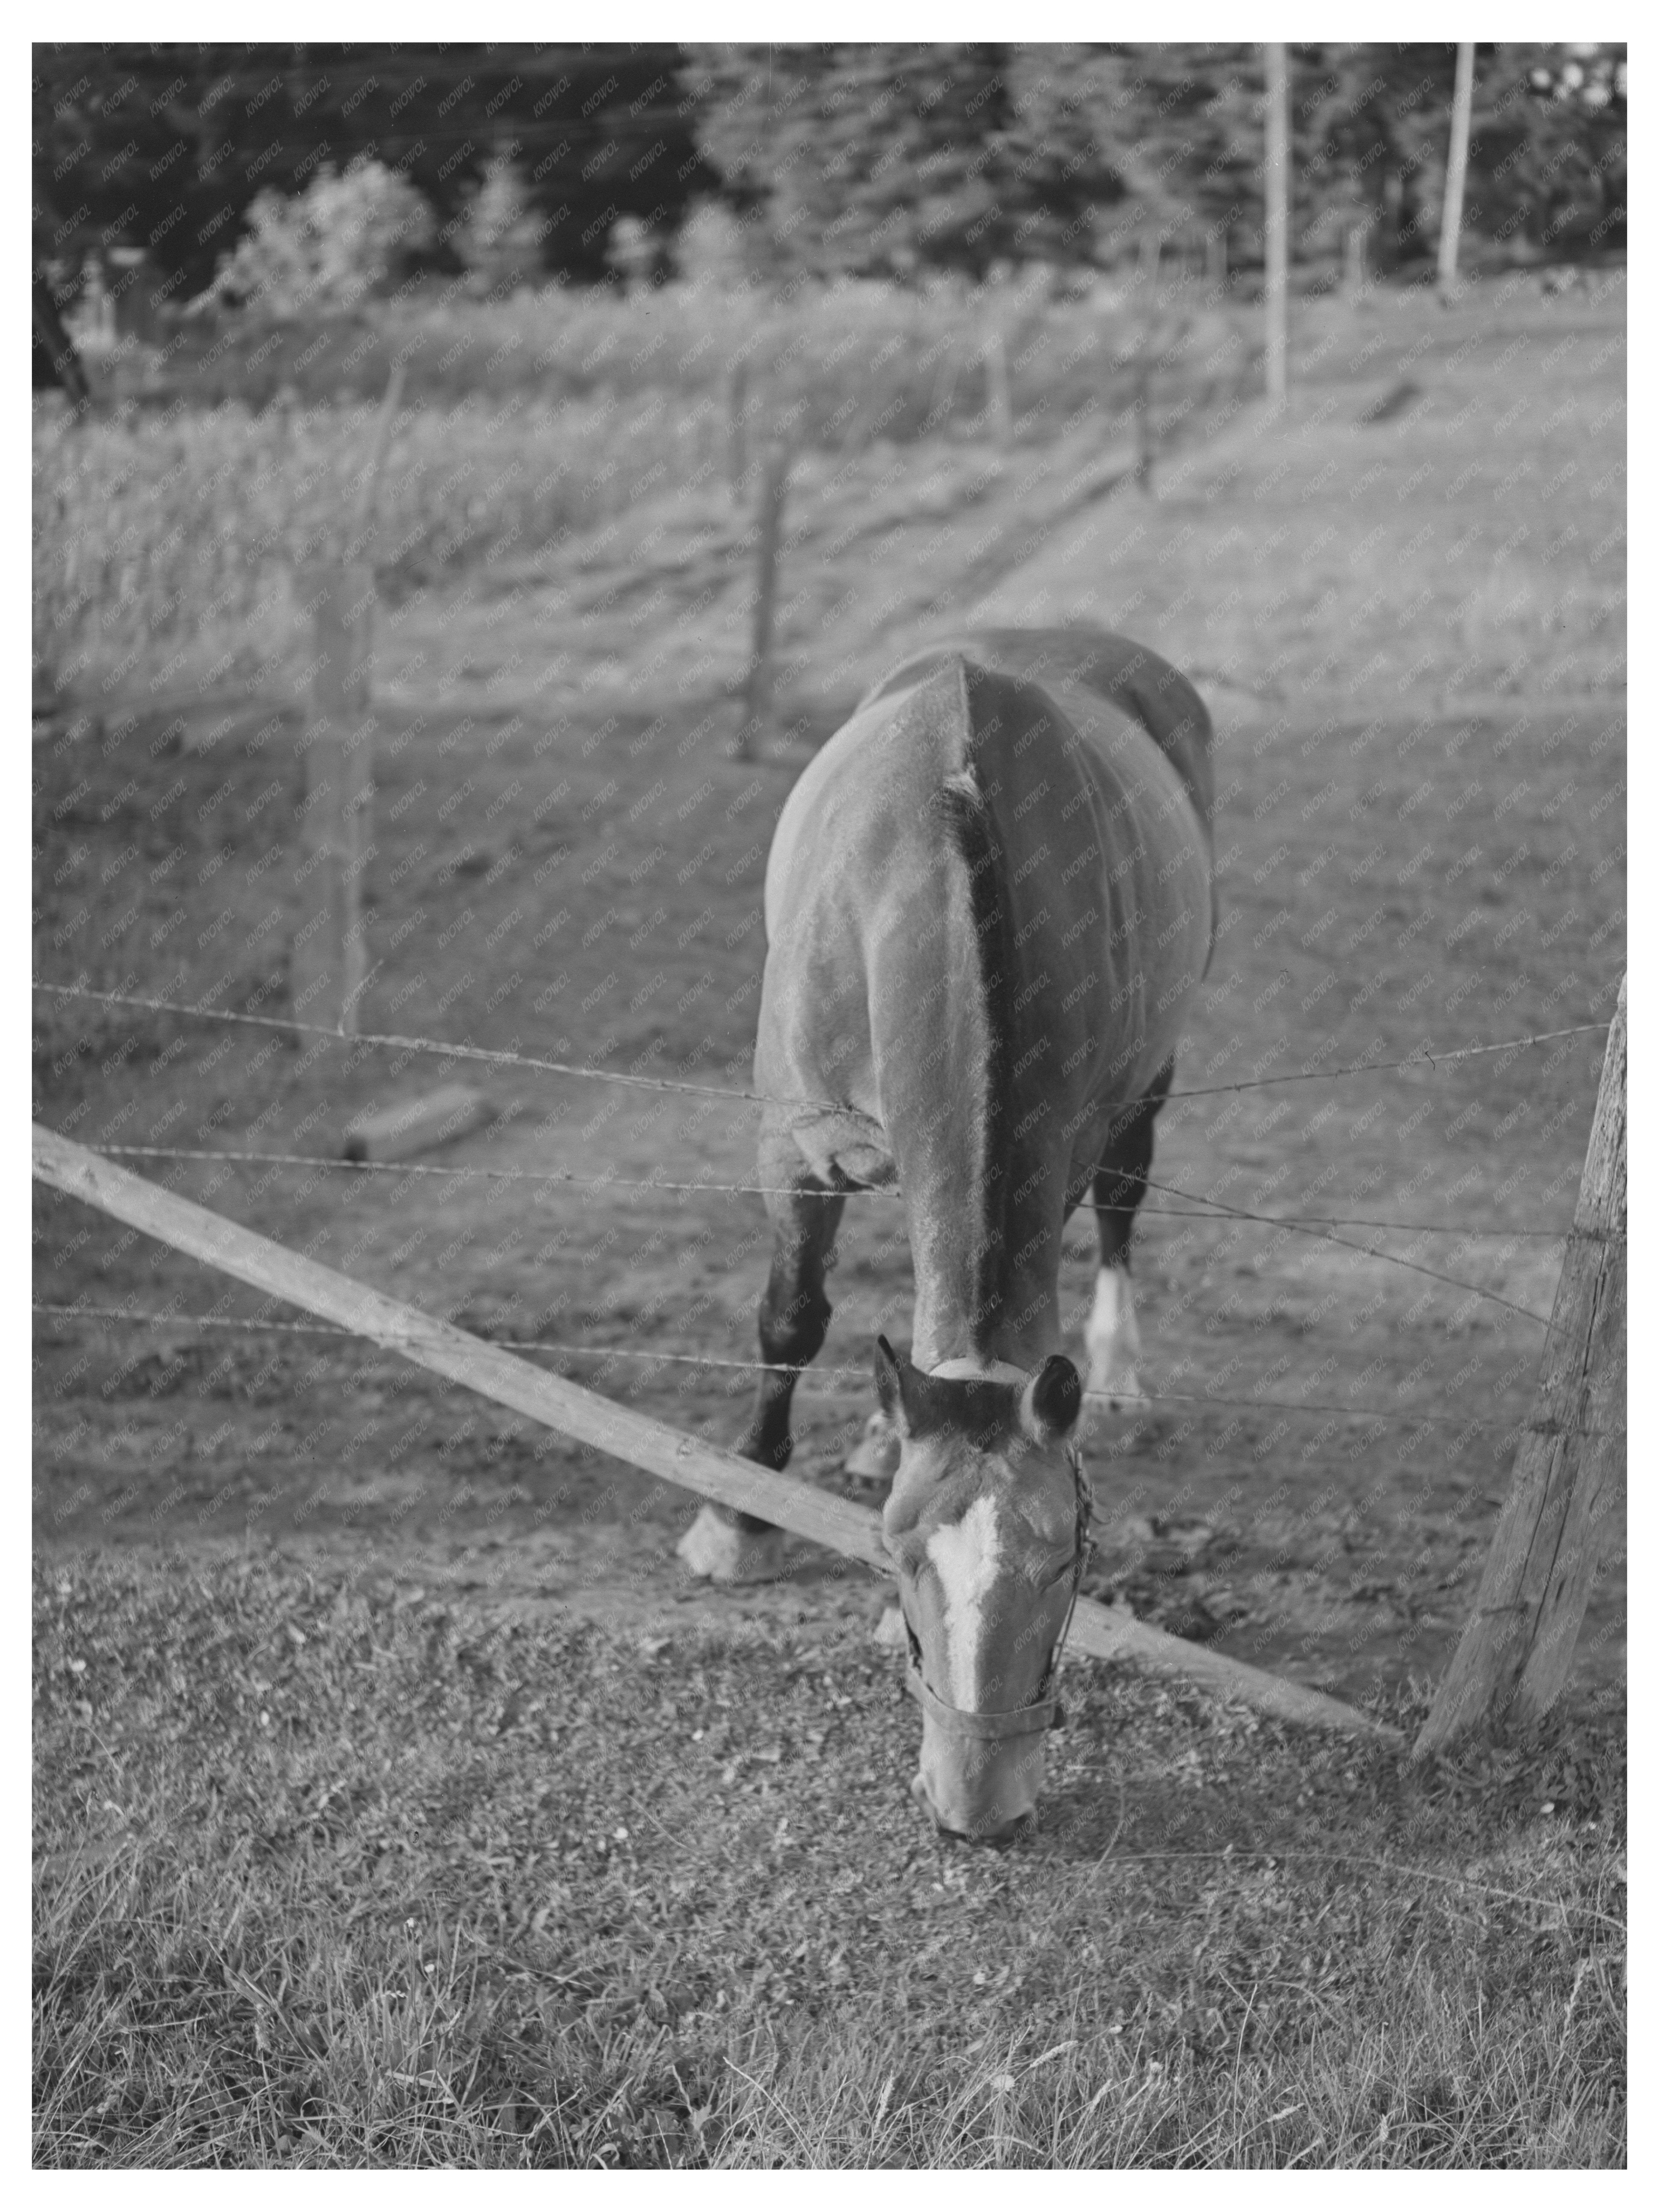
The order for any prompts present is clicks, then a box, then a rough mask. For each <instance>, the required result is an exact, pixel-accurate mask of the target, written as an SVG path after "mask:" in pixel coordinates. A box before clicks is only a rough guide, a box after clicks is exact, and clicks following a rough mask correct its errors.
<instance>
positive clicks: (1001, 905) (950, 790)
mask: <svg viewBox="0 0 1659 2212" xmlns="http://www.w3.org/2000/svg"><path fill="white" fill-rule="evenodd" d="M984 681H985V678H984V677H983V676H982V675H981V671H979V670H977V669H975V668H971V667H969V666H967V665H963V695H964V704H965V706H966V709H967V713H966V722H967V728H966V733H965V735H966V743H965V745H964V748H963V751H964V758H963V766H962V768H961V769H959V770H958V771H957V773H956V774H954V775H950V776H947V777H946V779H945V781H944V782H943V783H942V784H941V785H940V786H939V789H938V791H937V792H936V793H934V805H935V806H936V808H937V811H938V813H939V819H940V821H941V823H943V825H944V828H945V835H946V836H947V837H948V838H949V840H950V842H951V847H952V848H953V849H954V850H955V852H956V853H957V854H958V856H959V857H960V859H961V860H962V861H963V865H964V866H965V867H966V869H967V872H968V896H969V913H970V915H971V917H972V925H973V931H974V942H975V948H976V950H977V953H978V960H979V978H980V987H981V993H982V994H983V1002H984V1009H985V1031H986V1038H987V1066H986V1071H985V1091H984V1095H983V1098H982V1100H981V1117H980V1183H979V1195H980V1202H981V1208H982V1212H981V1220H980V1223H979V1234H978V1237H977V1238H976V1239H975V1248H974V1255H973V1288H972V1312H973V1330H974V1339H975V1342H974V1349H975V1352H982V1351H983V1350H984V1348H985V1346H984V1344H983V1343H982V1342H981V1337H985V1336H988V1334H989V1331H990V1328H991V1324H992V1322H993V1320H994V1317H995V1313H996V1309H997V1306H998V1304H999V1303H1000V1298H1001V1295H1002V1291H1001V1280H1000V1278H1001V1273H1002V1258H1003V1254H1004V1251H1005V1249H1006V1243H1007V1238H1006V1222H1007V1212H1008V1187H1009V1182H1010V1177H1009V1176H1008V1174H1007V1171H1006V1169H1007V1161H1006V1149H1007V1145H1008V1131H1009V1124H1010V1121H1011V1118H1012V1117H1011V1115H1010V1112H1009V1109H1010V1106H1011V1104H1012V1091H1013V1063H1014V1034H1015V1032H1014V978H1015V968H1014V950H1015V948H1014V942H1013V931H1012V926H1011V924H1010V921H1009V918H1008V902H1007V899H1006V895H1005V891H1004V867H1003V850H1002V840H1001V837H1000V835H999V832H998V829H997V824H996V817H995V816H994V813H993V811H992V809H991V805H990V802H989V800H988V799H987V796H986V793H985V787H984V784H983V781H982V780H981V767H980V763H979V761H978V759H977V758H976V750H977V740H978V738H979V735H980V732H979V731H978V729H977V728H976V726H975V720H976V718H975V698H974V692H975V688H976V684H983V682H984ZM993 726H994V725H993Z"/></svg>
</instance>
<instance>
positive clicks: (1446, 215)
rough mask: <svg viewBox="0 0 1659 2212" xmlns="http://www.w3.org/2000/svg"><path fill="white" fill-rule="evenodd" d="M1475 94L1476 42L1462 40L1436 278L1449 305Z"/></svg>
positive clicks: (1454, 285)
mask: <svg viewBox="0 0 1659 2212" xmlns="http://www.w3.org/2000/svg"><path fill="white" fill-rule="evenodd" d="M1473 105H1474V42H1473V41H1472V40H1467V39H1465V40H1460V41H1459V43H1458V48H1457V73H1456V76H1455V78H1454V80H1453V83H1452V112H1451V143H1450V144H1449V147H1448V148H1447V151H1446V198H1445V204H1444V205H1443V207H1442V209H1441V210H1440V253H1439V258H1438V260H1437V264H1436V271H1435V281H1436V284H1437V288H1438V290H1439V294H1440V304H1441V306H1442V307H1449V305H1450V303H1451V301H1452V300H1453V298H1454V297H1455V294H1456V290H1457V240H1458V234H1459V233H1460V232H1461V231H1462V228H1463V180H1464V178H1465V177H1466V175H1467V174H1468V166H1469V111H1470V109H1471V107H1472V106H1473Z"/></svg>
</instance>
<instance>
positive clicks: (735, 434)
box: [726, 360, 749, 500]
mask: <svg viewBox="0 0 1659 2212" xmlns="http://www.w3.org/2000/svg"><path fill="white" fill-rule="evenodd" d="M726 468H727V471H729V473H730V475H731V478H732V498H733V499H734V500H740V499H741V498H742V497H743V488H744V484H745V483H747V482H748V480H749V363H748V362H747V361H744V360H740V361H734V362H732V374H731V375H730V376H729V377H728V378H727V380H726Z"/></svg>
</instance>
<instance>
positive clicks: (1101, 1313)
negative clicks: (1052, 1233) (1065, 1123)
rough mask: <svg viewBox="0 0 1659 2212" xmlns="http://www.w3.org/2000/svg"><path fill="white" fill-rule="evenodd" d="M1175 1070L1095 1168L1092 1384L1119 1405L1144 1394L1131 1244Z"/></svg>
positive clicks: (1126, 1115)
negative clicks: (1097, 1267)
mask: <svg viewBox="0 0 1659 2212" xmlns="http://www.w3.org/2000/svg"><path fill="white" fill-rule="evenodd" d="M1174 1074H1175V1063H1174V1061H1173V1060H1171V1061H1170V1063H1169V1065H1168V1066H1165V1067H1163V1068H1161V1069H1160V1070H1159V1071H1158V1075H1157V1077H1156V1078H1155V1079H1154V1080H1153V1083H1152V1087H1151V1089H1150V1090H1149V1091H1147V1093H1146V1097H1144V1098H1139V1099H1137V1100H1136V1101H1135V1103H1134V1104H1133V1106H1131V1107H1129V1108H1127V1109H1126V1110H1125V1111H1124V1112H1123V1113H1122V1114H1121V1115H1119V1117H1118V1119H1117V1120H1116V1121H1114V1122H1113V1124H1112V1126H1111V1128H1110V1129H1109V1131H1108V1133H1107V1138H1106V1144H1105V1147H1104V1149H1103V1152H1102V1153H1101V1157H1100V1163H1099V1165H1098V1166H1097V1168H1096V1170H1095V1206H1096V1209H1097V1211H1096V1218H1097V1221H1098V1223H1099V1225H1100V1273H1099V1274H1098V1275H1097V1277H1096V1278H1095V1302H1094V1308H1093V1310H1092V1311H1091V1314H1090V1316H1089V1320H1088V1323H1087V1326H1086V1327H1085V1330H1084V1337H1085V1341H1086V1343H1087V1345H1088V1346H1089V1381H1088V1388H1089V1389H1091V1390H1094V1391H1098V1392H1099V1393H1100V1394H1101V1395H1103V1396H1105V1397H1107V1398H1109V1399H1110V1400H1111V1401H1112V1404H1113V1406H1114V1407H1115V1408H1119V1409H1121V1407H1123V1406H1125V1405H1127V1404H1130V1403H1132V1402H1133V1401H1134V1400H1135V1399H1136V1398H1138V1397H1139V1395H1140V1377H1139V1358H1140V1331H1139V1328H1138V1327H1137V1326H1136V1323H1135V1305H1134V1294H1133V1291H1132V1289H1131V1288H1130V1283H1129V1244H1130V1240H1131V1238H1132V1237H1133V1235H1134V1225H1135V1209H1136V1208H1137V1206H1139V1204H1140V1201H1141V1198H1142V1196H1143V1195H1144V1194H1145V1192H1146V1176H1147V1175H1148V1173H1149V1172H1150V1170H1151V1168H1152V1123H1153V1121H1155V1120H1156V1118H1157V1115H1158V1108H1159V1107H1160V1106H1161V1105H1162V1104H1163V1103H1164V1092H1165V1091H1168V1089H1169V1087H1170V1081H1171V1079H1172V1078H1173V1077H1174Z"/></svg>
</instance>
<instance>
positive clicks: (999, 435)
mask: <svg viewBox="0 0 1659 2212" xmlns="http://www.w3.org/2000/svg"><path fill="white" fill-rule="evenodd" d="M984 358H985V411H986V414H987V416H989V418H990V423H991V435H992V436H993V437H994V439H995V440H996V442H997V445H998V446H999V447H1000V449H1001V450H1002V451H1003V452H1004V453H1006V452H1007V451H1008V449H1009V447H1012V444H1013V442H1014V386H1013V379H1012V376H1011V374H1009V369H1008V333H1007V331H1006V328H1005V327H1004V325H1002V324H1001V323H1000V322H995V323H993V325H991V330H990V332H989V335H988V336H987V338H986V341H985V356H984Z"/></svg>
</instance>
